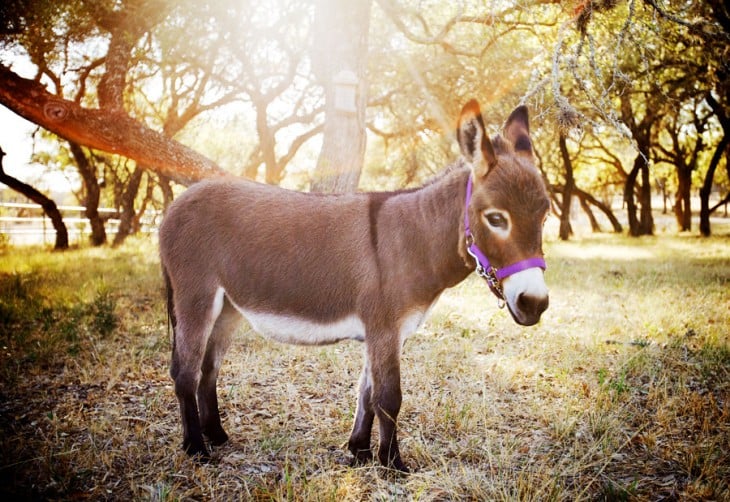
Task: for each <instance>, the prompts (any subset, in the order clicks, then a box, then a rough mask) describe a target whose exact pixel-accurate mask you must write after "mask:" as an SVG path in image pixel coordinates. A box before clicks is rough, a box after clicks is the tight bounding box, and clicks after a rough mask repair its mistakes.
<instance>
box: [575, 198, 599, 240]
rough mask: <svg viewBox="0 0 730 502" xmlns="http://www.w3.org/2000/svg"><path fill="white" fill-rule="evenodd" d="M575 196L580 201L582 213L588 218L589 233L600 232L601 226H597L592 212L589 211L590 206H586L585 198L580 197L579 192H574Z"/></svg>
mask: <svg viewBox="0 0 730 502" xmlns="http://www.w3.org/2000/svg"><path fill="white" fill-rule="evenodd" d="M576 195H577V196H578V200H579V201H580V207H581V209H583V212H584V213H585V214H586V216H588V221H590V223H591V231H592V232H594V233H595V232H600V231H601V225H599V224H598V220H597V219H596V216H595V215H594V214H593V211H591V206H589V205H588V201H587V200H586V199H585V197H581V194H580V192H576Z"/></svg>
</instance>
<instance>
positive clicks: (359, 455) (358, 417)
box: [347, 352, 375, 466]
mask: <svg viewBox="0 0 730 502" xmlns="http://www.w3.org/2000/svg"><path fill="white" fill-rule="evenodd" d="M374 419H375V412H374V411H373V404H372V378H371V376H370V363H369V362H368V357H367V352H366V354H365V365H364V366H363V369H362V374H361V375H360V390H359V395H358V399H357V410H356V411H355V423H354V424H353V426H352V433H351V434H350V440H349V441H348V443H347V446H348V448H349V450H350V451H351V452H352V454H353V456H354V457H353V459H352V465H353V466H355V465H361V464H365V463H368V462H370V461H372V459H373V453H372V451H370V434H371V432H372V430H373V420H374Z"/></svg>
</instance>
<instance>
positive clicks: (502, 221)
mask: <svg viewBox="0 0 730 502" xmlns="http://www.w3.org/2000/svg"><path fill="white" fill-rule="evenodd" d="M484 217H485V218H486V220H487V223H488V224H489V226H490V227H492V228H494V229H499V230H505V229H506V228H507V227H508V226H509V221H507V217H506V216H505V215H504V214H503V213H501V212H497V211H489V212H487V213H484Z"/></svg>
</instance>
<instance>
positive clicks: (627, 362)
mask: <svg viewBox="0 0 730 502" xmlns="http://www.w3.org/2000/svg"><path fill="white" fill-rule="evenodd" d="M547 252H548V263H549V267H550V268H549V270H548V282H549V285H550V286H551V307H550V309H549V310H548V311H547V312H546V315H545V316H544V318H543V321H542V322H541V323H540V324H539V325H538V326H537V327H534V328H521V327H519V326H516V325H514V324H513V323H512V321H511V319H509V316H508V315H507V314H506V313H505V312H504V311H500V310H497V308H496V306H495V302H494V301H493V299H492V298H491V296H490V294H489V292H488V291H487V289H486V287H485V286H484V285H483V284H481V283H479V281H478V280H477V279H476V278H472V279H470V280H467V281H466V282H465V283H464V284H462V285H461V286H460V287H458V288H456V289H454V290H452V291H448V292H447V293H445V294H444V296H443V297H442V299H441V301H440V303H439V304H438V307H437V308H436V309H435V311H434V313H433V315H432V317H431V320H430V322H429V323H427V324H426V326H425V327H424V328H423V329H422V330H421V331H420V332H419V333H418V334H416V335H415V336H414V337H413V338H412V339H410V340H409V341H408V343H407V344H406V347H405V354H404V362H403V365H402V366H403V387H404V407H403V410H402V414H401V418H400V425H401V437H402V443H401V449H402V451H403V453H404V457H405V460H406V462H408V463H409V465H410V466H411V467H413V468H415V471H416V472H415V473H414V474H412V475H410V476H408V477H405V478H402V479H392V478H390V477H388V476H384V475H383V472H382V470H381V469H379V468H378V467H376V466H366V467H362V468H357V469H352V468H349V467H348V466H347V465H346V464H347V462H348V455H347V454H346V450H345V448H344V447H343V445H344V443H345V441H346V440H347V437H348V434H349V429H350V425H351V419H352V415H353V412H354V405H355V387H356V383H357V378H358V375H359V370H360V364H361V351H362V347H361V346H360V345H358V344H357V343H355V342H352V343H342V344H339V345H334V346H329V347H324V348H302V347H292V346H285V345H279V344H275V343H273V342H268V341H266V340H264V339H262V338H260V337H258V336H257V335H255V334H253V333H250V332H243V333H241V335H240V336H239V338H238V340H237V342H236V343H235V344H234V346H233V348H232V349H231V352H230V353H229V356H228V358H227V362H226V364H225V366H224V369H223V371H222V376H221V380H220V384H219V388H220V392H221V394H222V398H221V401H222V408H223V410H224V413H225V416H224V424H225V426H226V428H227V430H228V432H229V434H230V435H231V438H232V441H231V442H230V444H227V445H225V446H224V447H222V448H219V449H218V450H216V451H215V461H214V462H213V463H212V464H211V465H205V466H200V465H197V464H196V463H194V462H192V461H190V460H188V459H187V458H186V457H185V456H184V455H183V454H182V453H181V451H180V449H179V446H180V441H181V433H180V423H179V417H178V410H177V403H176V400H175V397H174V393H173V390H172V385H171V381H170V379H169V377H168V373H167V372H168V369H167V368H168V360H169V341H168V337H167V326H166V319H165V314H164V306H163V302H162V291H161V281H160V279H159V272H158V263H157V258H156V251H155V248H154V246H152V245H151V244H145V243H136V244H132V245H129V246H127V247H125V248H123V249H120V250H109V249H104V250H89V249H83V250H76V251H70V252H68V253H65V254H47V253H46V252H43V251H41V250H30V251H29V250H27V249H23V250H10V251H7V252H5V253H4V254H3V255H2V257H1V258H0V348H1V349H2V352H1V353H0V379H1V384H2V386H1V387H0V449H1V450H0V451H2V458H1V459H0V491H2V492H6V495H9V496H12V497H14V498H23V499H28V498H30V499H78V498H89V499H93V500H98V499H123V500H130V499H135V500H137V499H142V500H177V499H196V500H197V499H201V500H218V499H221V500H229V499H244V500H248V499H255V500H280V499H288V500H337V501H338V502H340V501H348V500H426V501H429V500H580V499H583V500H585V499H590V500H596V499H598V500H617V499H618V500H622V499H625V500H635V499H636V500H666V499H669V500H672V499H684V500H704V499H714V500H728V499H730V485H729V481H728V480H730V425H729V424H730V421H729V418H730V388H729V383H728V382H730V374H729V373H730V347H729V344H730V335H729V334H728V326H730V309H729V302H728V287H729V286H730V239H728V238H727V237H715V238H712V239H709V240H700V239H697V238H694V237H689V236H684V237H677V236H664V237H660V238H646V239H641V240H630V239H626V238H615V237H611V238H608V237H593V238H586V239H583V240H580V241H578V242H572V243H558V242H555V243H550V244H548V246H547Z"/></svg>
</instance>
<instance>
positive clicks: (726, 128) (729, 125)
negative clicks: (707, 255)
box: [700, 92, 730, 237]
mask: <svg viewBox="0 0 730 502" xmlns="http://www.w3.org/2000/svg"><path fill="white" fill-rule="evenodd" d="M706 99H707V103H708V104H709V105H710V107H711V108H712V111H713V112H714V113H715V115H716V116H717V118H718V120H719V121H720V125H721V126H722V130H723V136H722V139H721V140H720V143H719V144H718V145H717V147H716V148H715V153H713V154H712V160H710V165H709V166H708V167H707V173H706V174H705V180H704V183H702V188H700V233H701V234H702V235H703V236H705V237H709V236H710V234H711V230H710V214H711V213H712V210H711V209H710V193H711V192H712V181H713V179H714V178H715V170H717V166H718V164H719V163H720V159H721V158H722V154H723V153H725V155H726V157H727V162H728V164H727V166H726V168H727V170H728V176H730V117H728V115H727V114H726V113H725V110H724V109H723V107H722V106H721V105H720V103H719V102H718V101H717V99H715V97H714V96H713V95H712V93H711V92H710V93H707V97H706ZM717 207H719V206H715V208H717Z"/></svg>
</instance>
